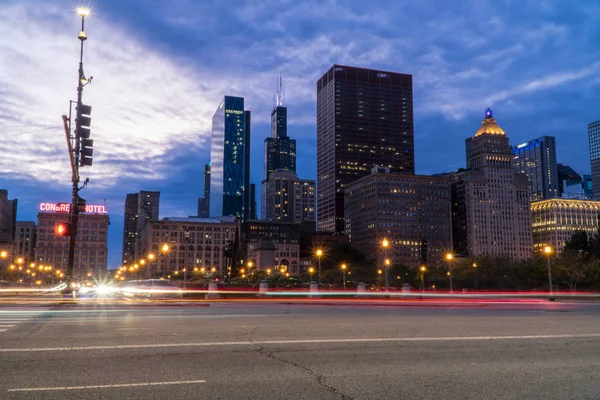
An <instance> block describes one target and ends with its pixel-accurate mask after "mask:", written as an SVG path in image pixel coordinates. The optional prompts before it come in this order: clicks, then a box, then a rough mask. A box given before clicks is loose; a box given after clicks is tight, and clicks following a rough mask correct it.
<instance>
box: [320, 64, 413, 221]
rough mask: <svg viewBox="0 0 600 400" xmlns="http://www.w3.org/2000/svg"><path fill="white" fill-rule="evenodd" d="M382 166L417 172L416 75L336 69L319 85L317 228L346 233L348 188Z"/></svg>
mask: <svg viewBox="0 0 600 400" xmlns="http://www.w3.org/2000/svg"><path fill="white" fill-rule="evenodd" d="M377 166H383V167H387V168H389V169H390V171H391V172H405V173H410V174H414V170H415V163H414V127H413V93H412V75H407V74H400V73H394V72H387V71H376V70H371V69H364V68H355V67H347V66H343V65H334V66H333V67H331V69H329V71H327V72H326V73H325V74H324V75H323V76H322V77H321V78H320V79H319V80H318V81H317V227H318V230H319V231H322V232H342V231H343V230H344V187H345V186H346V185H348V184H350V183H352V182H354V181H355V180H357V179H359V178H361V177H363V176H366V175H369V173H370V171H371V169H372V168H374V167H377Z"/></svg>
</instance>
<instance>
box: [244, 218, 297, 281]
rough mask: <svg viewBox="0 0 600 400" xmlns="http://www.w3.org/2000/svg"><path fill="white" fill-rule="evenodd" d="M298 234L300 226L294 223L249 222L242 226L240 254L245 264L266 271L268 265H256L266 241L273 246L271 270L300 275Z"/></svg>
mask: <svg viewBox="0 0 600 400" xmlns="http://www.w3.org/2000/svg"><path fill="white" fill-rule="evenodd" d="M300 233H301V224H298V223H294V222H276V221H264V220H250V221H245V222H244V223H243V224H242V243H243V246H244V248H243V250H242V254H245V256H246V262H251V263H252V264H253V265H255V266H257V267H259V268H261V269H263V270H266V269H268V268H269V266H268V265H266V264H265V263H263V262H261V263H258V261H259V260H258V259H257V256H259V255H260V253H261V250H265V249H264V247H266V246H265V241H266V239H268V241H269V242H270V244H271V245H274V249H273V250H274V253H275V254H274V257H273V259H272V261H273V266H272V268H273V270H276V269H277V270H279V271H280V272H281V269H283V271H284V273H290V274H298V273H300Z"/></svg>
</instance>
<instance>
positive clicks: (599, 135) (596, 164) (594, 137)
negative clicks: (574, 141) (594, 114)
mask: <svg viewBox="0 0 600 400" xmlns="http://www.w3.org/2000/svg"><path fill="white" fill-rule="evenodd" d="M588 140H589V143H590V164H591V166H592V190H593V198H594V200H600V121H596V122H592V123H591V124H588Z"/></svg>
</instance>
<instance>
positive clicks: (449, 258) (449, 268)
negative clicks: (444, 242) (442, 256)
mask: <svg viewBox="0 0 600 400" xmlns="http://www.w3.org/2000/svg"><path fill="white" fill-rule="evenodd" d="M453 259H454V255H453V254H452V253H448V254H446V260H447V261H448V279H449V280H450V293H454V290H453V289H452V260H453Z"/></svg>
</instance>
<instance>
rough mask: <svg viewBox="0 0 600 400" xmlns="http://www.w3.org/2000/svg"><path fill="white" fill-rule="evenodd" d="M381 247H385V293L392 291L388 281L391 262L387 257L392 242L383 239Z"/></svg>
mask: <svg viewBox="0 0 600 400" xmlns="http://www.w3.org/2000/svg"><path fill="white" fill-rule="evenodd" d="M381 247H383V259H384V262H383V269H384V272H385V291H386V292H387V291H388V290H389V289H390V284H389V279H388V270H389V266H390V260H389V259H388V256H387V251H388V248H389V247H390V242H389V240H387V239H385V238H384V239H383V240H382V241H381Z"/></svg>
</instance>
